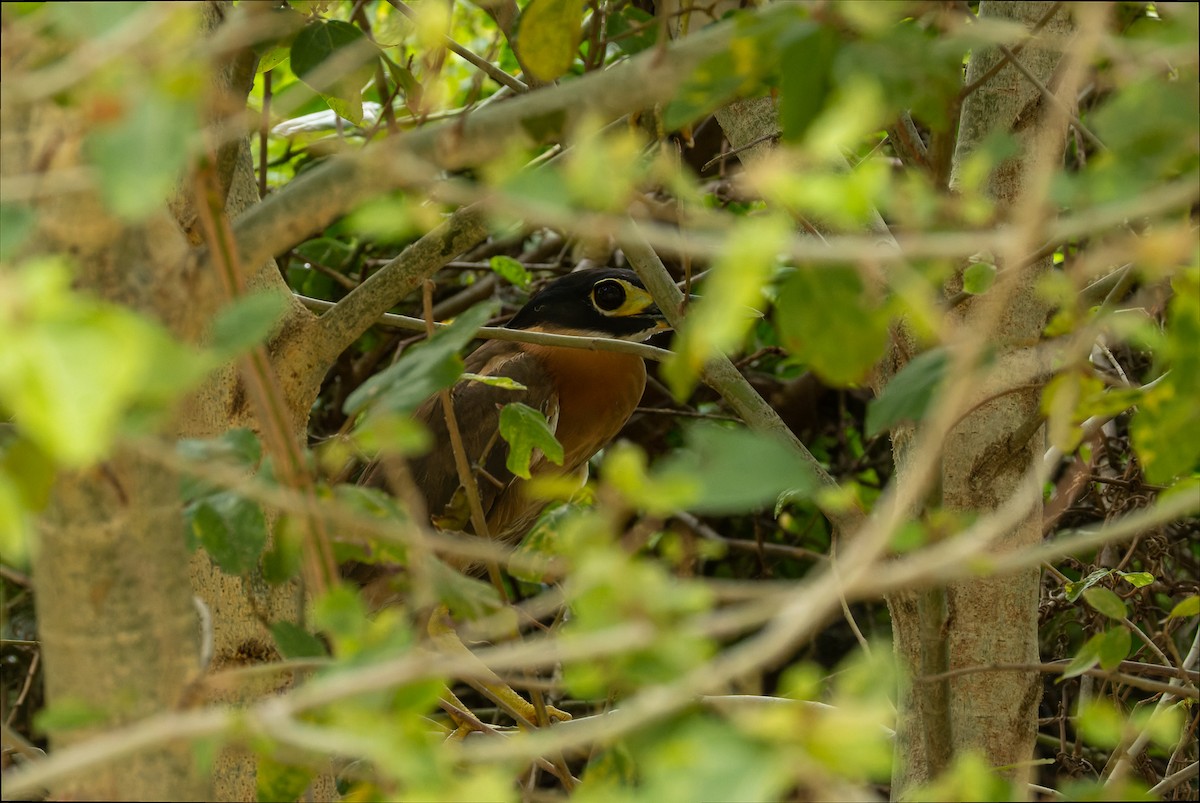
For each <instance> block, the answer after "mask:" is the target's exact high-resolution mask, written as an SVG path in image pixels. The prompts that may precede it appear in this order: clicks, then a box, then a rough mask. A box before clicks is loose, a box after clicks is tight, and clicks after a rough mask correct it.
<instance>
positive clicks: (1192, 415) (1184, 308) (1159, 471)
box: [1129, 268, 1200, 485]
mask: <svg viewBox="0 0 1200 803" xmlns="http://www.w3.org/2000/svg"><path fill="white" fill-rule="evenodd" d="M1171 289H1172V290H1173V291H1174V295H1173V296H1172V297H1171V303H1170V305H1169V306H1168V308H1167V323H1166V333H1167V343H1166V347H1165V348H1164V349H1163V351H1164V352H1165V353H1164V355H1163V356H1164V358H1165V360H1164V361H1165V362H1166V363H1167V364H1168V365H1169V366H1170V369H1171V370H1170V373H1168V374H1167V375H1166V376H1164V377H1163V378H1162V380H1161V381H1160V382H1159V383H1158V384H1157V385H1155V386H1154V387H1153V388H1151V389H1150V390H1148V391H1147V392H1146V393H1145V395H1144V396H1143V397H1142V399H1141V401H1139V402H1138V411H1137V413H1136V414H1135V415H1134V416H1133V418H1132V419H1131V420H1130V422H1129V431H1130V435H1131V436H1132V439H1133V448H1134V452H1135V453H1136V454H1137V457H1138V460H1139V462H1140V463H1141V465H1142V469H1143V470H1144V471H1145V473H1146V478H1147V479H1148V480H1149V481H1150V482H1155V483H1159V484H1163V485H1166V484H1169V483H1170V482H1171V481H1172V480H1173V479H1174V478H1175V477H1176V476H1178V475H1180V474H1185V473H1188V472H1190V471H1193V470H1194V469H1196V468H1197V466H1200V438H1197V437H1195V433H1196V432H1197V431H1200V406H1198V405H1197V404H1196V399H1198V398H1200V349H1197V348H1196V344H1197V343H1200V268H1187V269H1186V270H1184V271H1182V272H1180V273H1179V274H1177V275H1176V276H1175V277H1174V279H1173V280H1172V281H1171Z"/></svg>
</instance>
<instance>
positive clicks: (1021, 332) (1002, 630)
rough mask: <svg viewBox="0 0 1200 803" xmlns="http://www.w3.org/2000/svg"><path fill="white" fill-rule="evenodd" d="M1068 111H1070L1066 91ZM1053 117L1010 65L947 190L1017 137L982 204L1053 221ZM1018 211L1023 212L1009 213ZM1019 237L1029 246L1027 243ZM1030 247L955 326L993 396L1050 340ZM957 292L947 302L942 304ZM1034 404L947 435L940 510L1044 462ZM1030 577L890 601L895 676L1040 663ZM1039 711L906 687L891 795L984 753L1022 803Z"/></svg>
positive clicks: (970, 108) (998, 690) (993, 53)
mask: <svg viewBox="0 0 1200 803" xmlns="http://www.w3.org/2000/svg"><path fill="white" fill-rule="evenodd" d="M1051 5H1052V4H1050V3H1033V2H1028V3H997V2H984V3H982V4H981V6H980V12H979V15H980V18H981V19H1003V20H1012V21H1018V22H1021V23H1023V24H1025V25H1026V26H1027V27H1031V26H1032V25H1033V24H1034V23H1036V22H1037V21H1038V20H1040V19H1041V18H1042V17H1043V16H1044V15H1045V14H1046V13H1047V12H1048V11H1049V10H1050V7H1051ZM1043 30H1044V31H1045V32H1048V33H1049V34H1050V35H1052V36H1053V35H1058V36H1059V37H1061V40H1062V41H1065V40H1066V39H1067V38H1068V37H1069V34H1070V31H1071V25H1070V22H1069V19H1068V12H1065V11H1059V12H1058V14H1056V15H1055V17H1054V18H1053V19H1052V20H1051V21H1050V22H1049V23H1048V24H1047V25H1046V27H1045V28H1044V29H1043ZM1061 55H1062V54H1061V52H1060V51H1058V50H1049V49H1042V48H1038V47H1032V46H1031V47H1027V48H1025V49H1024V50H1023V51H1021V53H1020V55H1019V58H1020V61H1021V62H1022V64H1024V65H1025V66H1027V67H1028V68H1029V69H1030V70H1031V71H1032V73H1033V74H1034V75H1036V76H1037V77H1038V78H1039V79H1040V80H1041V81H1042V83H1043V84H1049V85H1053V84H1054V82H1053V81H1052V80H1051V76H1052V74H1053V73H1054V71H1055V69H1056V67H1057V66H1058V65H1059V62H1060V58H1061ZM1002 57H1003V54H1002V52H1001V51H1000V50H999V49H998V48H983V49H981V50H977V51H976V52H974V53H972V55H971V59H970V63H969V66H968V71H967V79H966V82H967V85H968V86H969V85H971V84H972V82H974V81H976V80H977V79H979V78H980V77H981V76H983V75H984V74H985V73H986V72H987V71H988V70H989V69H990V68H991V67H992V66H994V65H995V64H996V63H997V62H998V61H999V60H1000V59H1001V58H1002ZM1067 99H1068V102H1069V105H1071V106H1072V107H1073V105H1074V103H1073V99H1074V92H1073V90H1072V91H1069V94H1067ZM1049 105H1050V104H1049V103H1048V102H1046V101H1044V100H1043V99H1040V95H1039V90H1038V89H1037V88H1036V87H1035V86H1034V85H1033V84H1032V83H1031V82H1030V81H1029V80H1028V79H1027V78H1026V77H1024V76H1023V75H1021V73H1020V72H1018V71H1017V69H1015V68H1014V67H1012V66H1011V65H1008V66H1005V67H1004V68H1002V69H1001V70H1000V71H999V72H998V73H997V74H996V75H995V76H993V77H992V78H991V79H990V80H989V81H988V82H987V83H985V84H984V85H983V86H981V87H980V88H979V89H978V90H977V91H975V92H974V93H972V94H971V95H969V96H968V97H967V99H966V101H965V103H964V105H963V109H962V116H961V120H960V128H959V139H958V143H957V148H956V151H955V155H954V172H953V174H952V177H951V186H952V188H954V187H956V186H957V184H958V181H959V176H960V173H959V171H960V169H961V167H962V165H963V163H964V162H965V160H966V158H967V156H968V155H970V154H971V153H972V151H974V150H975V148H976V147H977V146H978V145H979V143H980V142H981V141H982V140H983V139H984V137H986V136H988V135H990V134H992V133H994V132H1001V133H1003V132H1009V131H1012V132H1014V133H1015V134H1016V137H1017V140H1018V144H1019V146H1020V152H1019V154H1018V155H1017V156H1016V157H1014V158H1011V159H1008V160H1005V161H1004V162H1002V163H1001V164H1000V165H999V166H998V167H997V168H996V169H995V170H994V171H993V174H992V176H991V178H990V183H989V188H988V189H989V193H990V194H991V195H992V197H993V198H994V199H995V201H996V203H997V207H998V209H999V211H1000V212H1001V214H1002V215H1005V216H1006V217H1008V218H1009V219H1010V220H1011V221H1012V222H1014V223H1016V224H1018V225H1020V224H1022V223H1027V222H1028V221H1030V220H1034V221H1036V220H1037V219H1038V216H1042V215H1043V214H1045V216H1047V217H1048V211H1047V210H1044V209H1043V207H1042V204H1043V201H1044V194H1043V188H1044V184H1042V185H1041V187H1042V188H1039V187H1037V186H1033V185H1037V184H1038V183H1039V182H1044V181H1045V180H1046V176H1048V175H1049V171H1051V170H1053V169H1054V167H1055V166H1056V165H1057V164H1058V163H1059V161H1060V160H1061V156H1062V149H1063V145H1064V143H1065V135H1066V125H1065V120H1063V119H1059V118H1057V117H1055V115H1053V114H1047V113H1046V107H1047V106H1049ZM1030 123H1033V125H1030ZM1018 199H1020V203H1019V204H1018V203H1015V202H1017V201H1018ZM1042 219H1045V218H1044V217H1043V218H1042ZM1027 231H1028V232H1029V233H1030V234H1034V233H1035V232H1036V229H1035V228H1032V227H1030V228H1028V229H1027ZM1037 245H1038V244H1037V243H1033V242H1025V243H1020V242H1018V243H1015V244H1014V246H1013V248H1012V250H1011V251H1010V252H1009V253H1006V254H999V255H997V256H998V257H1000V258H1001V267H1004V266H1005V265H1011V266H1014V267H1013V271H1014V273H1015V275H1014V276H1012V277H1011V278H1009V279H1008V281H1009V282H1011V283H1012V284H1011V286H1009V287H1008V288H1007V292H1005V293H1003V294H996V293H989V294H984V295H981V296H975V297H972V298H971V299H969V300H968V301H967V302H966V303H964V304H961V305H959V306H958V307H957V308H956V310H955V312H954V315H955V316H956V318H957V323H958V324H959V326H960V327H961V329H960V330H961V331H963V332H970V331H973V329H974V328H975V327H978V326H988V327H990V334H991V339H992V344H993V345H994V346H995V348H996V349H997V352H998V358H997V360H996V362H995V366H994V367H993V368H990V369H989V377H988V378H989V383H988V384H989V386H993V387H994V386H997V383H996V382H993V381H992V380H997V381H998V382H999V383H1000V384H1001V385H1003V381H1004V377H1003V375H1004V372H1005V371H1006V367H1005V360H1004V357H1003V355H1004V352H1005V351H1006V350H1012V349H1016V348H1019V347H1021V346H1028V345H1030V344H1033V343H1036V342H1037V341H1038V339H1039V338H1040V336H1041V332H1042V329H1043V328H1044V326H1045V323H1046V316H1047V314H1048V312H1049V307H1048V305H1047V303H1046V302H1045V301H1044V300H1042V299H1041V298H1039V296H1038V294H1037V293H1036V291H1035V283H1036V279H1037V278H1038V276H1039V275H1041V274H1042V273H1044V272H1045V271H1047V270H1049V269H1050V267H1051V261H1050V259H1049V258H1047V259H1045V260H1042V261H1040V262H1037V263H1035V264H1033V265H1030V266H1028V267H1026V268H1020V267H1019V266H1017V263H1018V262H1019V260H1020V259H1021V258H1022V257H1023V256H1024V255H1025V254H1028V253H1030V252H1031V251H1033V250H1034V249H1035V248H1036V246H1037ZM959 289H961V288H960V287H951V288H949V290H950V292H955V291H957V290H959ZM996 304H1000V305H1002V307H1000V308H997V307H996V306H995V305H996ZM1039 398H1040V391H1039V390H1038V389H1036V388H1031V389H1027V390H1021V391H1018V392H1015V393H1008V394H1007V395H1003V396H999V397H995V398H993V399H992V400H990V401H987V402H985V403H983V404H982V405H981V406H979V407H977V408H976V409H975V410H973V411H972V412H971V413H970V414H968V415H967V416H966V417H965V418H964V419H963V420H962V421H961V422H959V423H958V424H957V426H955V427H954V429H952V430H951V432H950V434H949V436H948V438H947V440H946V444H945V449H944V457H943V463H942V474H941V487H940V490H941V500H940V502H941V506H942V507H943V508H945V509H947V510H950V511H963V512H968V511H978V513H979V514H980V515H987V514H988V513H989V512H992V511H995V510H997V509H998V508H1000V507H1001V506H1002V505H1004V504H1005V503H1006V502H1008V501H1009V500H1010V498H1011V497H1012V495H1013V494H1014V493H1015V492H1016V491H1017V489H1018V486H1019V484H1020V482H1021V480H1022V478H1023V477H1024V476H1025V475H1026V474H1027V472H1029V471H1030V470H1032V469H1033V468H1035V467H1036V466H1037V465H1038V463H1039V462H1040V460H1041V456H1042V453H1043V451H1044V438H1043V434H1042V430H1041V428H1040V427H1037V426H1036V422H1037V419H1038V416H1039V410H1038V403H1039ZM1031 429H1032V431H1031ZM910 446H911V442H910V440H909V439H908V438H907V437H905V436H904V434H903V433H901V434H900V436H899V437H896V438H895V439H894V449H895V453H896V464H897V471H898V473H899V476H900V479H901V481H903V474H904V466H905V463H906V459H907V458H908V450H909V449H910ZM1041 520H1042V513H1041V503H1040V497H1039V499H1038V500H1036V501H1035V502H1034V504H1033V505H1032V509H1031V510H1030V511H1029V513H1028V515H1027V516H1026V517H1025V518H1024V520H1023V521H1021V523H1020V524H1019V525H1017V526H1016V527H1015V528H1014V529H1012V530H1011V531H1010V532H1008V533H1006V534H1005V536H1004V537H1003V538H1001V539H999V540H998V541H996V542H995V544H994V546H993V549H994V551H995V552H996V553H1004V552H1009V551H1013V550H1019V549H1022V548H1025V547H1027V546H1030V545H1035V544H1037V543H1039V542H1040V541H1041ZM1039 574H1040V573H1039V571H1038V570H1037V569H1029V570H1024V571H1021V572H1017V573H1015V574H1009V575H1004V576H985V577H980V578H977V579H974V580H970V581H968V582H962V583H956V584H954V585H951V586H949V587H946V588H937V589H932V590H930V591H926V592H922V593H913V592H903V593H899V594H895V595H892V596H891V597H890V598H889V600H888V604H889V608H890V609H891V613H892V627H893V634H894V644H895V650H896V655H897V658H898V660H899V662H900V664H901V670H902V673H903V674H904V676H906V677H909V678H919V677H920V676H922V675H930V674H937V673H940V672H944V671H947V670H949V671H953V670H955V669H960V668H964V667H973V666H980V665H988V664H995V663H1016V664H1030V663H1036V662H1037V661H1038V631H1037V624H1038V594H1039ZM1040 699H1041V679H1040V677H1039V675H1038V674H1037V673H1034V672H979V673H974V674H967V675H962V676H959V677H955V678H953V679H952V680H950V681H948V682H942V683H920V682H916V683H913V684H911V685H907V684H906V686H905V688H903V689H902V690H901V698H900V711H899V723H898V728H897V747H896V749H897V756H896V757H897V763H896V768H895V772H894V775H893V789H892V793H893V795H894V796H900V795H903V794H905V793H906V792H908V791H909V790H911V788H912V787H913V786H915V785H918V784H921V783H924V782H926V781H928V780H930V779H932V778H933V777H934V776H935V775H936V774H937V773H938V772H939V771H940V770H941V769H943V768H945V767H946V766H948V765H949V763H950V762H951V761H952V760H953V759H954V758H955V757H957V756H959V755H962V754H963V753H965V752H967V751H972V750H974V751H977V752H979V753H981V754H982V755H983V756H984V758H985V760H986V761H987V763H988V764H989V765H991V766H992V767H997V768H1005V769H1004V771H1003V772H1004V774H1005V775H1006V777H1009V778H1010V779H1012V780H1014V781H1015V782H1016V783H1017V784H1019V786H1017V787H1016V789H1017V794H1023V792H1022V791H1021V790H1023V789H1024V788H1025V783H1026V782H1027V781H1028V778H1029V768H1030V764H1029V762H1030V761H1031V759H1032V758H1033V748H1034V740H1035V737H1036V729H1037V708H1038V702H1039V700H1040Z"/></svg>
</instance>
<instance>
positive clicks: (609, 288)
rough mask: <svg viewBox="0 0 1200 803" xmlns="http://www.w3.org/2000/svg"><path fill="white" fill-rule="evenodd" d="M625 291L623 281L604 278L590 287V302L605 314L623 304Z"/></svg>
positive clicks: (612, 311)
mask: <svg viewBox="0 0 1200 803" xmlns="http://www.w3.org/2000/svg"><path fill="white" fill-rule="evenodd" d="M625 299H626V293H625V285H624V283H623V282H620V281H617V280H616V279H604V280H603V281H599V282H596V285H595V286H594V287H592V304H594V305H595V307H596V309H598V310H600V312H602V313H605V314H612V313H614V312H616V311H617V310H619V309H621V307H622V306H624V304H625Z"/></svg>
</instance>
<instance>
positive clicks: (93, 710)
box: [33, 698, 109, 735]
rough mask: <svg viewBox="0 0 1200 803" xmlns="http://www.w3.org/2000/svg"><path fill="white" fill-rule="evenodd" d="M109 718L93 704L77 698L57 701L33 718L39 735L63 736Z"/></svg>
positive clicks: (106, 713) (105, 712)
mask: <svg viewBox="0 0 1200 803" xmlns="http://www.w3.org/2000/svg"><path fill="white" fill-rule="evenodd" d="M108 718H109V713H108V712H107V711H105V710H104V709H102V708H100V707H99V706H96V705H94V704H92V703H88V702H84V701H83V700H80V699H77V698H66V699H60V700H55V701H54V702H53V703H51V704H50V705H48V706H46V707H45V708H43V709H42V710H41V711H38V712H37V713H36V714H34V716H33V727H34V730H36V731H37V732H38V733H43V734H48V735H49V734H61V733H62V732H64V731H71V730H76V729H78V728H86V727H89V726H91V725H99V724H101V723H103V722H105V721H107V720H108Z"/></svg>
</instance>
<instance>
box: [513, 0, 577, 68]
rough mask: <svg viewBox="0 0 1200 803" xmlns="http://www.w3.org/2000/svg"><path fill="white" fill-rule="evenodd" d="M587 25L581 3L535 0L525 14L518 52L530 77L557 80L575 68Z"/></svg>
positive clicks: (519, 35)
mask: <svg viewBox="0 0 1200 803" xmlns="http://www.w3.org/2000/svg"><path fill="white" fill-rule="evenodd" d="M582 24H583V3H582V2H581V0H533V2H531V3H530V4H529V5H527V6H525V10H524V11H522V12H521V21H520V23H519V24H518V26H517V52H518V53H520V54H521V60H522V61H523V62H524V63H525V68H526V69H528V70H529V73H530V75H532V76H533V77H534V78H536V79H537V80H539V81H553V80H554V79H555V78H558V77H559V76H560V75H562V74H563V73H565V72H566V71H567V70H569V69H570V68H571V62H573V61H574V60H575V53H576V51H577V50H579V36H580V31H581V30H582V29H581V26H582Z"/></svg>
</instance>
